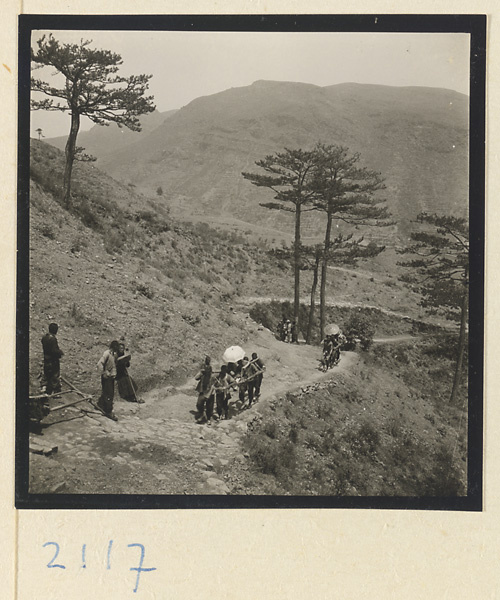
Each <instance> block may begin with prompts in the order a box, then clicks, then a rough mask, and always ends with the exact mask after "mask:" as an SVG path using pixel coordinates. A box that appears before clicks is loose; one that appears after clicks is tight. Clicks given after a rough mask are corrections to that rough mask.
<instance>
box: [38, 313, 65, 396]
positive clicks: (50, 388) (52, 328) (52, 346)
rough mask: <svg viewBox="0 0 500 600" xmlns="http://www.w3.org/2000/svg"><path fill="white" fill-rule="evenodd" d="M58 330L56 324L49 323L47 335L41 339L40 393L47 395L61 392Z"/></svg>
mask: <svg viewBox="0 0 500 600" xmlns="http://www.w3.org/2000/svg"><path fill="white" fill-rule="evenodd" d="M58 330H59V326H58V325H57V323H51V324H50V325H49V331H48V333H46V334H45V335H44V336H43V337H42V348H43V377H42V381H41V387H42V392H44V393H46V394H49V395H50V394H52V393H57V392H60V391H61V366H60V359H61V357H62V356H63V354H64V353H63V351H62V350H61V349H60V348H59V344H58V342H57V337H56V335H57V332H58Z"/></svg>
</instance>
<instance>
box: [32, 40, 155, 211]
mask: <svg viewBox="0 0 500 600" xmlns="http://www.w3.org/2000/svg"><path fill="white" fill-rule="evenodd" d="M91 43H92V42H91V41H90V40H85V41H84V40H81V42H80V43H79V44H61V43H59V42H58V41H57V40H56V39H55V38H54V36H53V35H52V34H51V35H49V36H48V37H46V36H43V37H42V38H41V39H39V40H38V41H37V45H38V50H37V51H34V50H33V49H32V50H31V62H32V64H33V65H34V66H33V70H36V69H39V68H42V67H52V68H55V70H56V72H55V73H52V74H53V75H62V76H63V77H64V83H62V84H61V85H60V86H59V87H53V86H51V85H50V84H49V83H48V82H47V81H45V80H44V79H37V78H35V77H32V78H31V90H32V92H38V93H41V94H44V95H46V96H49V98H44V99H42V100H39V99H37V98H36V97H35V98H32V101H31V107H32V109H34V110H39V109H41V110H49V111H56V110H57V111H62V112H69V113H70V115H71V127H70V132H69V136H68V141H67V143H66V148H65V155H66V166H65V169H64V181H63V190H64V196H63V202H64V205H65V206H66V207H69V206H70V204H71V175H72V170H73V162H74V160H75V156H77V154H78V149H77V146H76V139H77V136H78V132H79V130H80V121H81V118H82V117H88V118H89V119H90V120H91V121H93V122H94V123H96V124H98V125H109V123H111V122H113V123H116V124H117V125H118V127H123V126H124V127H128V129H131V130H132V131H140V130H141V125H140V121H139V118H138V117H139V116H140V115H143V114H146V113H148V112H152V111H153V110H154V109H155V106H154V104H153V97H152V96H145V93H146V91H147V89H148V81H149V80H150V79H151V75H131V76H129V77H122V76H120V75H117V72H118V69H119V67H120V65H121V64H122V62H123V61H122V59H121V56H120V55H119V54H115V53H113V52H110V51H109V50H94V49H92V48H89V45H90V44H91Z"/></svg>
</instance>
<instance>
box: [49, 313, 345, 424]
mask: <svg viewBox="0 0 500 600" xmlns="http://www.w3.org/2000/svg"><path fill="white" fill-rule="evenodd" d="M283 323H284V324H285V325H286V320H285V319H284V320H283ZM288 323H289V321H288ZM332 327H333V329H332V331H331V333H330V334H328V335H327V336H326V338H325V339H324V341H323V360H322V361H321V366H322V368H323V369H324V370H325V371H326V370H327V369H329V368H331V367H333V366H334V365H336V364H337V363H338V361H339V359H340V349H341V347H342V346H343V345H344V344H345V342H346V338H345V336H344V335H343V333H342V331H340V329H339V328H338V327H337V326H332ZM283 330H285V331H286V332H287V335H286V336H285V339H284V340H283V341H290V342H293V341H296V340H294V339H293V338H294V337H295V336H292V328H288V327H284V328H283ZM57 332H58V325H57V324H56V323H51V324H50V325H49V331H48V333H46V334H45V335H44V336H43V337H42V347H43V374H42V377H41V386H42V393H44V394H47V395H51V394H57V393H58V392H60V391H61V374H60V359H61V357H62V356H63V352H62V351H61V350H60V348H59V344H58V341H57ZM288 333H289V334H290V337H288ZM280 337H281V336H280ZM235 348H238V349H239V350H241V349H240V348H239V347H235ZM130 358H131V357H130V354H129V353H128V350H127V349H126V348H125V345H124V344H123V343H119V342H118V341H116V340H114V341H112V342H111V344H110V345H109V348H108V349H107V350H106V351H105V352H104V354H103V355H102V356H101V358H100V360H99V362H98V363H97V367H98V370H99V373H100V376H101V395H100V397H99V400H98V401H97V403H96V404H95V406H96V408H98V409H99V410H100V411H101V412H102V413H103V414H104V415H105V416H106V417H108V418H110V419H112V420H114V421H116V420H117V418H116V415H115V414H114V412H113V400H114V393H115V381H116V382H117V385H118V392H119V394H120V396H121V397H122V398H123V399H125V400H128V401H130V402H138V403H142V402H143V400H141V399H140V398H139V397H138V395H137V385H136V383H135V381H134V380H133V379H132V377H131V376H130V374H129V372H128V368H129V367H130ZM264 371H265V366H264V363H263V362H262V360H261V359H260V358H259V357H258V356H257V353H256V352H254V353H253V354H252V358H251V360H249V359H248V357H247V356H244V357H243V358H241V359H238V360H236V362H231V361H226V364H223V365H222V366H221V367H220V370H219V371H218V372H214V371H213V369H212V365H211V360H210V357H209V356H207V357H206V358H205V361H204V362H203V364H202V365H201V368H200V370H199V372H198V374H197V375H196V380H197V381H198V383H197V386H196V391H197V392H198V400H197V402H196V421H197V422H198V423H210V422H211V421H212V420H218V419H227V418H229V400H230V399H231V390H238V399H239V401H240V403H241V406H242V407H243V406H244V405H245V403H246V401H247V400H248V405H247V406H248V408H250V407H251V406H252V403H253V402H254V401H256V400H257V399H258V398H259V397H260V390H261V385H262V379H263V374H264Z"/></svg>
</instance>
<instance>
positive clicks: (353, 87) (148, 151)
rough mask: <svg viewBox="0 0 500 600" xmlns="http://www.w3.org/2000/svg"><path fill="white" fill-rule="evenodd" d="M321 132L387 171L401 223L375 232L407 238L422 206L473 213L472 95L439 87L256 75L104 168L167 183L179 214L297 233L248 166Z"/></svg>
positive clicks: (321, 137)
mask: <svg viewBox="0 0 500 600" xmlns="http://www.w3.org/2000/svg"><path fill="white" fill-rule="evenodd" d="M318 141H321V142H323V143H327V144H338V145H342V146H347V147H348V148H349V149H350V150H351V151H353V152H359V153H360V156H361V160H360V164H362V165H363V166H366V167H368V168H370V169H374V170H376V171H380V172H381V173H382V175H383V176H384V177H385V178H386V186H387V188H386V190H385V193H384V196H385V198H386V199H387V203H388V206H389V209H390V211H391V212H392V213H393V215H394V219H395V220H396V221H397V222H398V226H397V227H395V228H391V229H385V230H384V231H381V230H378V231H377V232H376V236H378V239H379V241H380V240H383V241H384V242H385V243H390V244H392V245H397V244H399V243H401V242H402V240H403V241H404V239H405V238H406V237H407V235H408V232H409V230H410V229H411V222H412V220H413V219H414V218H415V216H416V215H417V214H418V212H421V211H429V212H442V213H445V214H458V215H463V216H465V215H466V214H467V200H468V97H467V96H465V95H463V94H460V93H459V92H455V91H453V90H447V89H441V88H430V87H414V86H406V87H392V86H382V85H376V84H358V83H342V84H336V85H331V86H324V87H321V86H317V85H314V84H308V83H296V82H277V81H269V80H257V81H256V82H254V83H252V84H251V85H249V86H242V87H235V88H230V89H228V90H225V91H222V92H218V93H216V94H211V95H209V96H203V97H200V98H196V99H194V100H193V101H191V102H190V103H189V104H187V105H186V106H184V107H182V108H181V109H179V110H178V111H176V112H175V114H173V115H171V116H170V117H169V118H167V119H166V120H163V122H162V123H161V124H160V125H159V126H157V127H156V128H153V129H152V130H149V131H144V133H142V134H140V136H139V137H138V138H137V141H136V142H134V143H132V144H129V145H125V146H124V145H120V146H115V150H114V151H113V152H110V153H107V154H106V155H105V156H102V157H100V160H99V167H100V168H102V169H103V170H105V171H106V172H108V173H109V174H110V175H111V176H113V177H114V178H116V179H118V180H120V181H122V182H125V183H127V184H132V185H134V186H136V187H137V189H140V190H142V191H144V192H145V193H147V194H152V193H153V194H154V193H155V191H156V190H159V189H161V191H162V193H163V199H164V201H165V203H166V204H168V206H169V208H170V209H171V210H172V212H173V214H176V215H177V216H180V217H182V218H187V219H189V218H201V217H203V216H207V218H215V219H219V220H222V221H224V220H229V219H237V220H239V221H243V222H247V223H248V225H249V227H250V228H256V229H258V228H259V227H260V226H261V225H262V226H264V227H266V228H267V229H276V230H279V231H283V232H290V231H291V227H292V219H291V218H289V215H284V214H283V213H282V212H281V211H279V213H277V211H269V210H268V209H265V208H262V207H261V206H260V204H261V203H263V202H268V201H270V200H272V196H273V195H272V193H271V192H269V191H268V190H265V189H257V188H255V187H254V186H252V185H251V184H250V183H249V182H246V181H244V180H243V178H242V176H241V172H243V171H247V172H248V171H254V172H258V168H257V167H256V166H255V161H257V160H259V159H261V158H263V157H264V156H265V155H267V154H273V153H275V152H280V151H282V150H283V148H285V147H288V148H297V147H302V148H304V149H305V148H310V147H312V146H313V145H314V144H315V143H316V142H318ZM380 198H381V199H383V197H382V196H380ZM322 229H323V227H322V224H321V221H320V217H319V216H318V215H312V216H306V217H305V219H304V236H305V237H306V238H311V239H313V238H315V237H318V236H321V235H322ZM368 235H369V236H370V235H372V237H373V234H370V233H368Z"/></svg>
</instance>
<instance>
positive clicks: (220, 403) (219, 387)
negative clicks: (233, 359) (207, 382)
mask: <svg viewBox="0 0 500 600" xmlns="http://www.w3.org/2000/svg"><path fill="white" fill-rule="evenodd" d="M234 383H235V381H234V379H233V378H232V377H231V375H229V373H228V370H227V365H222V366H221V368H220V372H219V373H218V375H216V376H215V380H214V389H215V402H216V407H217V414H218V416H219V418H220V419H222V417H224V419H228V418H229V399H230V398H231V393H230V388H231V387H232V386H233V385H234Z"/></svg>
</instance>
